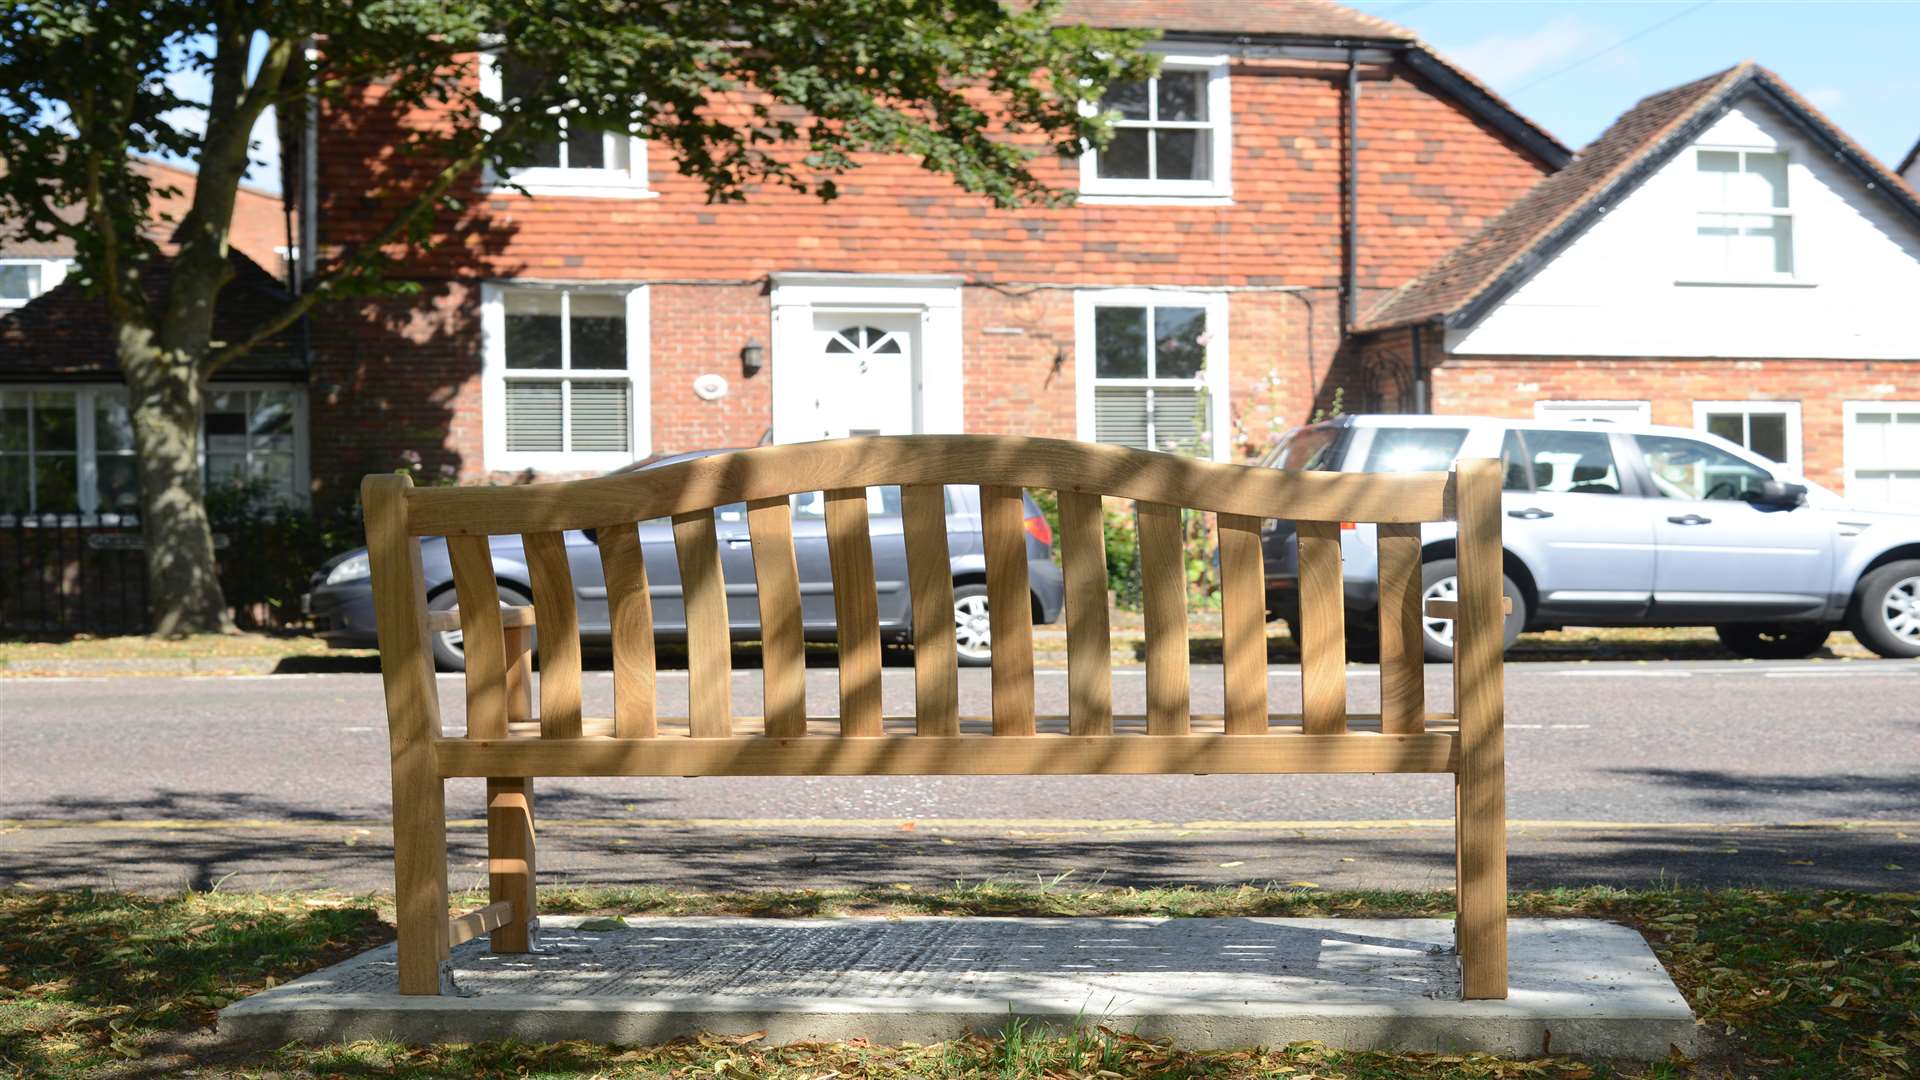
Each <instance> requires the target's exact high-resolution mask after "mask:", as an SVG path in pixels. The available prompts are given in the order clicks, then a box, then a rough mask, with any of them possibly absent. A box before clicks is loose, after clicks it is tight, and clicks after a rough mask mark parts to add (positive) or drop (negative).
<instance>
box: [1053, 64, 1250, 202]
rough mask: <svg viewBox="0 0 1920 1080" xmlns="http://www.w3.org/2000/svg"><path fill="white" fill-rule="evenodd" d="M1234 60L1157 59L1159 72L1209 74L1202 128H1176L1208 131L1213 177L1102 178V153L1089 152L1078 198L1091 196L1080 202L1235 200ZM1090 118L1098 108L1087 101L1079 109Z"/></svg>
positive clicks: (1146, 123)
mask: <svg viewBox="0 0 1920 1080" xmlns="http://www.w3.org/2000/svg"><path fill="white" fill-rule="evenodd" d="M1231 60H1232V58H1231V57H1229V56H1227V55H1225V54H1221V55H1213V56H1188V55H1178V54H1168V55H1166V56H1162V57H1161V59H1160V70H1161V71H1162V72H1167V71H1194V70H1199V71H1204V72H1206V73H1207V117H1208V119H1207V120H1206V121H1205V122H1204V123H1201V122H1199V121H1194V122H1189V123H1186V124H1182V125H1180V126H1186V127H1205V128H1208V129H1209V130H1211V132H1212V135H1213V138H1212V145H1211V147H1210V148H1209V149H1210V151H1211V154H1212V159H1211V162H1210V164H1211V169H1212V174H1213V175H1212V176H1211V178H1209V179H1206V180H1158V179H1149V180H1123V179H1118V178H1112V177H1108V178H1103V177H1101V175H1100V151H1098V150H1094V149H1092V148H1089V149H1088V150H1087V151H1086V152H1085V153H1083V154H1081V155H1080V194H1081V195H1082V196H1090V198H1082V199H1081V201H1082V202H1087V203H1093V204H1096V205H1098V204H1102V203H1108V204H1114V203H1118V204H1126V203H1140V204H1153V203H1165V202H1182V203H1184V202H1186V201H1188V200H1194V199H1202V200H1213V201H1215V202H1226V201H1230V200H1231V198H1232V196H1233V95H1232V93H1231V90H1230V80H1229V76H1228V69H1229V67H1230V62H1231ZM1083 109H1084V110H1085V111H1086V112H1087V114H1088V115H1093V114H1095V113H1097V112H1098V111H1099V109H1100V103H1099V102H1097V101H1095V102H1088V103H1085V104H1084V105H1083ZM1122 126H1145V127H1149V128H1151V127H1166V126H1173V125H1171V124H1163V123H1161V122H1158V121H1152V122H1149V121H1145V120H1136V121H1124V122H1122Z"/></svg>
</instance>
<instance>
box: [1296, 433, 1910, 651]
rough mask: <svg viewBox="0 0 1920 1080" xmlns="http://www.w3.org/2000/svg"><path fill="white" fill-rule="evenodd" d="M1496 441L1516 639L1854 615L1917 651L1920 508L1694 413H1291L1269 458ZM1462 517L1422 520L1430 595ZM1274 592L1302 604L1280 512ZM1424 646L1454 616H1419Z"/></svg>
mask: <svg viewBox="0 0 1920 1080" xmlns="http://www.w3.org/2000/svg"><path fill="white" fill-rule="evenodd" d="M1461 457H1469V458H1491V457H1497V458H1500V459H1501V460H1502V462H1503V463H1504V465H1505V468H1506V491H1505V493H1504V495H1503V496H1502V499H1501V501H1502V504H1503V506H1504V508H1505V510H1506V514H1507V516H1506V520H1505V524H1504V535H1505V541H1506V571H1507V580H1506V590H1507V595H1508V596H1509V597H1510V598H1511V599H1512V601H1513V615H1512V616H1511V617H1510V618H1509V619H1508V620H1507V628H1506V629H1507V643H1508V644H1509V645H1511V644H1512V643H1513V640H1514V638H1516V637H1518V636H1519V634H1520V632H1521V631H1522V630H1544V629H1552V628H1556V627H1560V626H1712V627H1714V628H1715V630H1716V631H1718V633H1719V635H1720V640H1721V641H1722V642H1724V643H1725V644H1726V646H1727V647H1728V648H1730V649H1732V650H1733V651H1735V652H1737V653H1739V654H1740V655H1742V656H1751V657H1756V658H1762V659H1780V658H1787V657H1799V656H1807V655H1810V654H1812V653H1813V652H1815V651H1817V650H1818V649H1819V648H1820V647H1821V645H1822V644H1824V643H1825V642H1826V640H1827V635H1828V634H1829V633H1831V632H1832V631H1833V630H1835V629H1837V628H1841V627H1845V628H1847V629H1850V630H1852V631H1853V632H1854V634H1855V635H1856V636H1858V637H1859V639H1860V641H1861V643H1862V644H1864V645H1866V646H1867V647H1868V648H1870V649H1872V650H1873V651H1874V652H1876V653H1879V654H1880V655H1881V656H1887V657H1915V656H1920V512H1898V511H1891V510H1884V509H1881V510H1863V509H1855V508H1852V507H1849V506H1847V505H1846V502H1845V501H1844V500H1843V499H1842V498H1841V497H1840V496H1838V495H1835V494H1834V493H1833V492H1831V491H1829V490H1827V489H1826V488H1823V487H1821V486H1819V485H1818V484H1814V483H1811V482H1809V481H1808V480H1806V479H1805V478H1804V477H1801V476H1798V475H1794V474H1792V473H1791V472H1790V470H1788V469H1787V468H1786V467H1785V466H1782V465H1778V464H1775V463H1773V462H1770V461H1768V460H1767V459H1765V458H1763V457H1759V456H1757V455H1755V454H1754V453H1752V452H1751V451H1749V450H1747V449H1746V448H1744V447H1741V446H1739V445H1737V444H1735V443H1731V442H1728V441H1727V440H1725V439H1722V438H1719V437H1718V436H1715V435H1709V434H1706V433H1704V432H1700V431H1695V430H1692V429H1690V428H1677V427H1660V426H1653V425H1635V426H1627V425H1615V424H1610V423H1593V422H1554V421H1547V420H1513V419H1499V418H1494V417H1480V416H1344V417H1340V418H1338V419H1335V420H1330V421H1328V422H1326V423H1320V424H1310V425H1307V426H1305V427H1299V428H1295V429H1293V430H1292V431H1290V432H1288V433H1287V434H1286V435H1285V436H1284V437H1282V438H1281V440H1280V442H1279V443H1278V444H1277V445H1276V446H1275V447H1274V448H1273V449H1272V450H1271V451H1270V452H1269V453H1268V454H1267V456H1266V457H1265V458H1264V459H1263V461H1262V464H1265V465H1269V466H1271V467H1274V468H1280V469H1324V470H1330V471H1335V472H1401V471H1417V470H1438V469H1445V468H1447V467H1448V465H1449V464H1450V463H1451V462H1452V461H1453V460H1454V459H1455V458H1461ZM1453 537H1454V529H1453V526H1452V525H1451V524H1442V525H1428V526H1426V527H1425V529H1424V530H1423V533H1422V542H1423V548H1424V553H1425V555H1424V557H1425V566H1424V573H1423V575H1422V582H1423V586H1424V590H1425V594H1426V596H1427V597H1428V598H1441V597H1451V596H1452V595H1453V593H1454V589H1455V577H1454V562H1453ZM1341 540H1342V542H1341V550H1342V553H1343V555H1344V556H1345V560H1346V569H1345V575H1346V597H1347V607H1348V612H1349V615H1348V625H1349V628H1350V631H1351V635H1352V651H1353V652H1354V653H1355V654H1356V655H1364V654H1365V651H1366V650H1367V649H1368V648H1369V646H1370V643H1371V642H1373V641H1376V640H1377V638H1375V636H1374V627H1375V625H1376V623H1375V618H1376V614H1377V609H1378V596H1377V593H1378V587H1377V585H1376V563H1375V554H1374V551H1375V549H1374V535H1373V527H1372V526H1370V525H1358V526H1354V527H1351V528H1348V529H1347V530H1345V531H1343V532H1342V533H1341ZM1265 550H1266V564H1267V567H1266V570H1267V607H1268V612H1269V614H1270V615H1271V616H1272V617H1276V618H1283V619H1286V620H1288V621H1289V623H1291V622H1292V621H1293V620H1294V618H1295V614H1296V612H1297V611H1298V610H1299V603H1298V600H1299V594H1298V592H1297V580H1298V566H1299V561H1298V549H1297V547H1296V545H1295V543H1294V536H1293V524H1292V523H1291V522H1287V521H1269V522H1268V523H1267V533H1266V536H1265ZM1423 626H1424V628H1425V643H1426V651H1427V657H1428V658H1429V659H1432V660H1448V659H1451V658H1452V656H1453V626H1452V624H1451V623H1450V622H1448V621H1446V620H1442V619H1429V620H1426V621H1425V622H1424V623H1423Z"/></svg>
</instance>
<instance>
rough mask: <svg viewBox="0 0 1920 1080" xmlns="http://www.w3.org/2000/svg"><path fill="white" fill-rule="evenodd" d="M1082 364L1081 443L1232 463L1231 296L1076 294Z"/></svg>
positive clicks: (1077, 375) (1077, 379)
mask: <svg viewBox="0 0 1920 1080" xmlns="http://www.w3.org/2000/svg"><path fill="white" fill-rule="evenodd" d="M1074 355H1075V359H1074V386H1075V399H1076V404H1077V406H1078V408H1077V412H1078V417H1079V424H1078V426H1079V437H1080V438H1081V439H1084V440H1088V441H1092V442H1105V443H1115V444H1118V445H1121V446H1130V447H1133V448H1135V449H1138V450H1160V451H1165V452H1168V453H1176V454H1188V455H1191V456H1196V457H1206V458H1212V459H1213V460H1216V461H1225V460H1226V459H1227V454H1228V435H1229V430H1228V429H1229V428H1230V427H1231V421H1230V417H1231V416H1232V412H1231V406H1230V403H1229V402H1228V400H1227V386H1228V383H1227V297H1226V294H1224V293H1180V292H1171V291H1162V290H1157V289H1100V290H1086V291H1082V292H1078V293H1075V294H1074Z"/></svg>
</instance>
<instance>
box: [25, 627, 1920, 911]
mask: <svg viewBox="0 0 1920 1080" xmlns="http://www.w3.org/2000/svg"><path fill="white" fill-rule="evenodd" d="M1508 673H1509V674H1508V717H1509V720H1510V724H1509V730H1510V734H1509V739H1508V753H1509V763H1510V773H1509V776H1510V794H1509V800H1508V807H1509V812H1510V817H1511V818H1513V819H1514V820H1515V821H1516V822H1517V823H1519V824H1517V825H1516V828H1515V839H1514V845H1513V846H1514V853H1515V879H1516V881H1539V882H1546V881H1559V882H1567V881H1588V880H1596V881H1617V882H1630V881H1643V880H1654V879H1659V878H1662V877H1664V878H1667V879H1670V880H1672V879H1678V880H1687V881H1696V882H1728V881H1778V882H1794V883H1801V884H1835V885H1841V884H1845V885H1849V886H1854V887H1867V888H1910V887H1913V884H1914V882H1915V881H1916V880H1920V851H1915V850H1913V847H1914V843H1915V842H1914V841H1913V840H1912V839H1911V837H1912V836H1914V835H1920V828H1915V827H1914V823H1915V822H1920V709H1916V708H1915V707H1914V702H1915V696H1916V691H1920V664H1897V663H1889V662H1872V661H1859V662H1845V661H1843V662H1834V661H1826V662H1812V663H1775V664H1753V663H1737V662H1696V663H1666V664H1657V663H1656V664H1636V663H1624V664H1605V663H1592V664H1546V663H1542V664H1514V665H1510V666H1509V668H1508ZM1349 675H1350V678H1349V688H1350V697H1351V701H1352V707H1353V708H1354V709H1355V710H1356V711H1364V710H1366V709H1368V708H1371V707H1373V706H1374V705H1375V704H1376V703H1377V700H1378V693H1377V673H1376V672H1375V671H1374V670H1373V669H1371V668H1365V667H1358V666H1356V667H1354V668H1352V669H1350V672H1349ZM758 678H759V676H758V672H753V671H743V672H739V673H737V674H736V676H735V679H736V681H735V686H734V698H735V708H736V711H737V712H740V713H742V714H754V713H757V712H758V711H759V701H758V698H759V685H758ZM1270 678H1271V687H1272V697H1273V701H1274V707H1275V708H1276V710H1279V711H1287V710H1290V709H1297V708H1298V704H1297V703H1298V701H1299V692H1300V690H1299V675H1298V669H1297V668H1294V667H1291V666H1275V667H1274V668H1273V669H1271V673H1270ZM1428 681H1429V687H1430V693H1431V695H1432V698H1433V700H1446V699H1447V697H1448V695H1449V694H1450V692H1451V691H1450V686H1449V672H1448V671H1447V670H1446V669H1445V668H1443V667H1434V668H1431V669H1430V670H1429V673H1428ZM1194 686H1195V711H1196V712H1203V713H1204V712H1209V711H1214V712H1217V711H1218V710H1219V708H1220V704H1219V696H1220V681H1219V669H1218V668H1217V667H1204V666H1197V667H1196V668H1195V670H1194ZM660 687H661V689H660V709H661V712H662V714H663V715H672V714H675V713H681V714H684V711H685V701H686V683H685V678H684V675H683V674H680V673H663V676H662V678H661V682H660ZM1065 688H1066V679H1065V673H1064V672H1063V671H1045V672H1042V673H1041V674H1040V676H1039V690H1038V693H1039V697H1040V701H1039V708H1040V710H1041V711H1042V712H1043V713H1044V712H1063V711H1064V709H1065ZM441 690H442V697H443V701H444V705H443V708H444V719H445V721H446V723H447V726H448V729H449V731H450V732H457V731H459V730H461V726H462V724H463V723H464V720H463V716H462V713H463V709H462V702H461V700H460V683H459V682H458V681H457V680H454V679H443V680H442V682H441ZM808 691H809V708H810V711H812V712H813V713H815V714H816V715H819V714H830V713H832V712H833V711H834V701H835V687H834V673H833V672H832V670H831V669H815V670H813V671H810V672H809V687H808ZM1143 691H1144V679H1143V678H1142V677H1141V673H1140V672H1139V671H1138V670H1127V669H1123V670H1122V671H1120V672H1119V673H1117V675H1116V701H1115V705H1116V709H1117V710H1118V711H1121V712H1126V711H1139V710H1140V709H1141V707H1142V706H1141V698H1142V695H1143ZM961 694H962V701H961V706H962V710H963V711H966V712H978V713H984V712H986V711H987V710H988V684H987V679H986V673H984V672H977V671H969V672H965V673H963V679H962V687H961ZM586 696H587V708H588V712H589V714H590V715H591V714H595V713H598V714H600V715H606V714H607V713H608V712H609V711H610V710H611V705H612V686H611V677H610V676H609V675H608V674H606V673H604V672H600V673H595V672H590V673H588V675H587V677H586ZM885 697H886V708H887V709H888V711H890V712H907V711H909V710H910V708H911V701H912V673H911V671H910V670H905V669H898V668H890V669H889V670H888V671H887V672H886V678H885ZM0 740H3V741H0V752H3V753H4V758H0V818H5V819H11V820H12V821H13V822H14V824H13V826H11V827H7V826H0V828H4V829H6V830H7V831H5V832H0V884H3V883H5V882H7V881H29V882H34V883H37V884H49V885H50V884H61V883H67V884H70V883H74V882H76V881H80V880H95V881H97V880H102V879H104V878H111V879H113V880H116V881H118V882H120V883H122V884H129V885H142V886H158V887H165V886H168V885H176V886H177V885H179V884H181V883H184V882H189V881H191V882H198V883H201V884H207V883H210V882H211V881H212V880H215V879H217V878H218V877H219V876H221V875H224V874H226V873H230V872H232V873H238V874H239V875H241V880H243V881H246V882H248V883H251V884H254V885H263V884H267V883H270V882H273V881H279V882H281V883H284V884H301V885H307V884H313V883H314V882H316V881H322V880H324V881H328V882H330V883H333V884H337V885H341V886H344V887H373V886H375V885H377V884H378V883H379V882H380V881H381V880H382V878H383V876H384V871H383V870H382V868H381V866H380V860H381V857H383V856H384V848H385V831H384V828H383V827H382V824H381V822H382V819H383V818H384V817H385V814H386V808H387V801H388V791H387V774H386V735H385V728H384V714H383V712H382V707H381V700H380V687H379V680H378V678H377V677H376V676H372V675H358V674H353V675H315V676H263V677H256V678H205V679H199V678H190V679H104V678H103V679H71V680H17V681H11V682H0ZM449 807H450V810H451V812H452V813H453V814H454V815H456V816H462V815H464V816H469V817H477V816H478V813H479V809H480V788H479V785H478V783H477V782H467V781H455V782H453V783H452V784H451V785H450V789H449ZM540 812H541V816H542V818H543V819H544V822H545V823H546V827H547V831H546V839H545V842H544V845H543V856H544V858H543V861H544V867H543V869H546V870H549V871H554V872H557V873H559V874H561V875H563V876H565V877H567V878H570V879H572V880H579V881H599V880H607V881H623V880H624V881H634V880H648V879H653V880H674V881H682V882H687V883H689V884H696V883H697V884H704V885H721V884H732V885H736V886H741V885H749V884H754V885H774V884H794V883H797V882H799V881H806V882H809V883H813V884H829V883H832V882H835V881H865V882H885V881H892V880H909V881H915V880H930V881H946V880H952V879H954V878H979V877H983V876H990V875H996V874H1016V875H1020V876H1030V875H1032V874H1041V875H1051V874H1056V873H1061V872H1072V873H1074V874H1076V875H1079V876H1081V877H1094V876H1099V875H1101V874H1105V875H1106V876H1107V878H1108V880H1113V881H1123V880H1124V881H1160V880H1276V879H1277V880H1294V879H1302V880H1313V881H1316V882H1318V883H1321V884H1326V885H1339V884H1368V885H1423V884H1444V883H1445V880H1446V878H1447V876H1448V874H1449V871H1450V868H1451V867H1450V856H1449V855H1448V841H1449V840H1450V834H1449V830H1448V828H1446V827H1444V826H1441V825H1439V824H1437V823H1438V822H1441V821H1443V820H1444V819H1446V818H1447V817H1448V815H1449V814H1450V813H1451V791H1450V787H1449V785H1448V783H1447V781H1446V780H1445V778H1443V777H1404V776H1403V777H1364V776H1363V777H1322V776H1299V777H1291V776H1290V777H1239V776H1212V777H1129V778H1094V777H1038V778H1033V777H1020V778H1013V777H935V778H900V779H892V778H880V779H864V778H751V779H700V780H678V779H665V780H645V779H578V780H560V779H556V780H546V781H542V783H541V787H540ZM1409 821H1412V822H1415V824H1412V825H1404V824H1403V825H1401V826H1400V827H1397V828H1392V829H1383V828H1381V827H1380V823H1383V822H1403V823H1404V822H1409ZM908 822H911V823H913V824H912V828H911V829H905V828H902V825H903V824H904V823H908ZM1363 823H1364V827H1363ZM1813 823H1823V824H1821V825H1820V826H1819V827H1806V826H1810V825H1812V824H1813ZM795 834H798V835H795ZM477 836H478V834H477V833H474V832H471V831H470V830H463V829H458V828H457V829H456V830H455V833H454V843H455V848H456V860H455V861H456V864H457V865H469V868H470V869H471V865H470V864H471V862H472V860H471V858H467V861H466V863H464V864H463V863H461V859H462V858H463V857H465V856H471V855H472V852H473V848H472V841H473V840H474V839H476V838H477ZM463 845H464V846H463ZM462 853H464V856H463V854H462ZM796 859H797V860H799V861H796ZM1343 859H1351V860H1352V861H1342V860H1343ZM1906 866H1911V867H1913V868H1914V869H1913V871H1907V870H1903V869H1900V868H1901V867H1906Z"/></svg>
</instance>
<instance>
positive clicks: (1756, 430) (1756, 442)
mask: <svg viewBox="0 0 1920 1080" xmlns="http://www.w3.org/2000/svg"><path fill="white" fill-rule="evenodd" d="M1693 426H1694V427H1696V428H1699V429H1700V430H1701V431H1704V432H1707V433H1708V434H1711V435H1718V436H1720V437H1721V438H1723V439H1725V440H1727V441H1728V442H1734V443H1739V444H1740V445H1741V446H1744V447H1746V448H1747V449H1749V450H1751V451H1753V452H1754V453H1756V454H1759V455H1760V456H1761V457H1763V458H1766V459H1767V460H1768V461H1774V462H1778V463H1779V464H1782V465H1786V466H1788V467H1790V468H1792V469H1794V470H1795V471H1798V470H1799V469H1800V467H1801V466H1800V403H1799V402H1797V401H1696V402H1694V403H1693Z"/></svg>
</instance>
